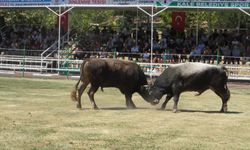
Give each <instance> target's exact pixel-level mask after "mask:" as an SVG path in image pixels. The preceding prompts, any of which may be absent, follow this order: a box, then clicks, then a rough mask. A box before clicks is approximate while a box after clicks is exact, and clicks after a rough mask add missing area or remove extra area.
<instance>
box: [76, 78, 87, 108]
mask: <svg viewBox="0 0 250 150" xmlns="http://www.w3.org/2000/svg"><path fill="white" fill-rule="evenodd" d="M87 85H88V83H83V84H82V85H81V86H80V88H79V89H78V97H77V104H76V108H82V104H81V97H82V93H83V92H84V90H85V89H86V87H87Z"/></svg>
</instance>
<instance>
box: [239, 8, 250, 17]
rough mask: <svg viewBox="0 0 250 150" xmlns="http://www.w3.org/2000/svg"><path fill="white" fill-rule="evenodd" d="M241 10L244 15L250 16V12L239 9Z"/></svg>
mask: <svg viewBox="0 0 250 150" xmlns="http://www.w3.org/2000/svg"><path fill="white" fill-rule="evenodd" d="M239 10H240V11H242V12H243V13H245V14H246V15H248V16H250V13H249V12H247V11H245V10H244V9H242V8H239Z"/></svg>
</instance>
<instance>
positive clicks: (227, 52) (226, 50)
mask: <svg viewBox="0 0 250 150" xmlns="http://www.w3.org/2000/svg"><path fill="white" fill-rule="evenodd" d="M221 53H222V55H223V56H224V60H223V64H230V63H231V58H230V56H231V53H232V52H231V49H230V48H229V46H228V45H226V44H224V45H223V46H222V47H221Z"/></svg>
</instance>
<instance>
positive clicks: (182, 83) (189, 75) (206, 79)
mask: <svg viewBox="0 0 250 150" xmlns="http://www.w3.org/2000/svg"><path fill="white" fill-rule="evenodd" d="M227 79H228V76H227V70H226V68H225V67H224V66H214V65H208V64H202V63H183V64H177V65H171V66H169V67H168V68H167V69H166V70H164V72H163V73H162V74H161V75H160V76H159V77H158V78H157V79H156V81H155V82H154V84H153V86H152V87H150V89H149V94H150V95H151V96H152V97H153V99H154V100H153V102H154V103H155V104H157V103H159V100H160V99H161V98H162V96H163V95H165V94H167V96H166V100H165V102H164V103H163V104H162V106H161V109H165V107H166V104H167V102H168V101H169V100H170V99H171V98H172V97H173V100H174V107H173V111H174V112H176V111H177V104H178V101H179V97H180V94H181V93H182V92H184V91H197V92H198V94H197V95H200V94H202V93H203V92H204V91H206V90H207V89H211V90H212V91H214V92H215V93H216V94H217V95H218V96H219V97H220V98H221V100H222V107H221V110H220V111H221V112H226V111H227V101H228V100H229V98H230V91H229V89H228V87H227Z"/></svg>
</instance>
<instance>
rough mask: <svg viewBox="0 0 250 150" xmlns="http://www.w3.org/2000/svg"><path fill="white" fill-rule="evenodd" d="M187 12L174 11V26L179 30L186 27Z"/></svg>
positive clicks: (181, 30)
mask: <svg viewBox="0 0 250 150" xmlns="http://www.w3.org/2000/svg"><path fill="white" fill-rule="evenodd" d="M185 18H186V13H185V12H172V27H173V28H174V30H175V31H177V32H183V31H184V29H185Z"/></svg>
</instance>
